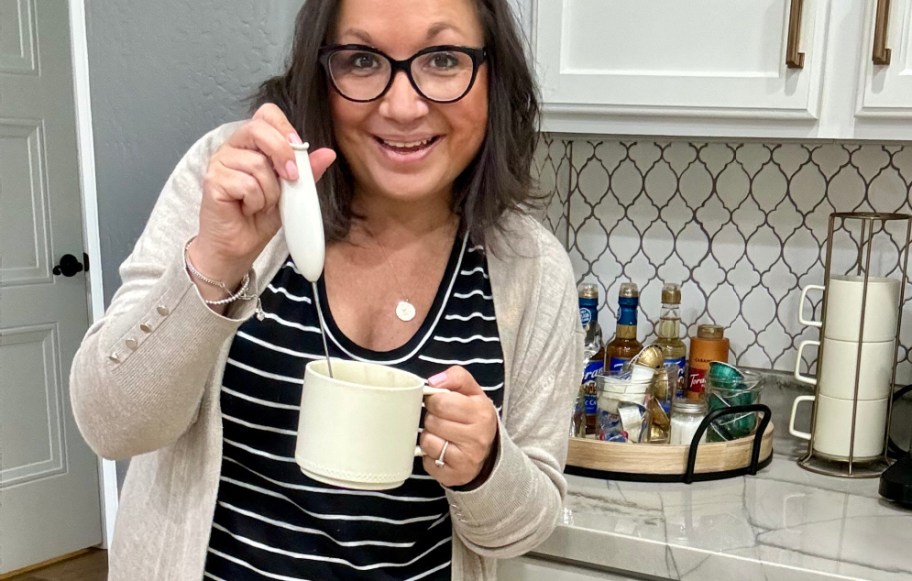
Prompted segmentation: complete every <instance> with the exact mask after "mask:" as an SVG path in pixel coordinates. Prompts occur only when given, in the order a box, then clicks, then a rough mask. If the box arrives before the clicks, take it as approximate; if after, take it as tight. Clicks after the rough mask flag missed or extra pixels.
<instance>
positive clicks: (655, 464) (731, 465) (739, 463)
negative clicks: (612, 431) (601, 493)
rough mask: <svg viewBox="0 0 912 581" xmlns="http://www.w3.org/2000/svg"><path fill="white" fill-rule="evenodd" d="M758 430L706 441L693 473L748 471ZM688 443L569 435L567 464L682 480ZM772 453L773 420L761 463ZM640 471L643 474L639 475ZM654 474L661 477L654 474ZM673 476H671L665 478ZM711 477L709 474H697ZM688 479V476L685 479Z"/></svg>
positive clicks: (647, 477)
mask: <svg viewBox="0 0 912 581" xmlns="http://www.w3.org/2000/svg"><path fill="white" fill-rule="evenodd" d="M755 439H756V437H755V434H752V435H750V436H747V437H745V438H739V439H737V440H731V441H728V442H713V443H708V442H707V443H703V444H700V445H699V446H698V448H697V459H696V464H695V465H694V471H693V473H694V474H695V475H700V474H702V475H709V474H714V473H718V474H719V477H721V478H725V477H729V476H735V475H738V474H744V473H747V472H746V470H747V469H749V468H750V464H751V453H752V451H753V447H754V440H755ZM689 451H690V446H689V445H686V444H685V445H679V444H675V445H672V444H629V443H619V442H603V441H601V440H590V439H588V438H570V447H569V450H568V452H567V466H568V467H576V468H582V469H585V470H582V471H574V470H572V469H571V470H568V472H569V473H579V474H584V475H593V474H590V473H589V472H590V471H597V472H604V473H610V474H606V475H607V476H610V477H613V478H618V476H619V475H620V476H621V477H623V476H624V475H627V476H628V478H625V479H629V480H663V481H665V480H680V478H677V477H681V476H683V475H685V474H686V473H687V455H688V453H689ZM772 455H773V423H772V422H769V424H767V426H766V430H765V431H764V432H763V437H762V438H761V440H760V457H759V462H760V464H761V465H766V464H768V463H769V460H771V459H772ZM638 475H641V476H643V478H638V477H637V476H638ZM650 476H655V477H658V478H651V477H650ZM663 477H670V478H663ZM695 479H696V480H708V479H710V478H695ZM685 481H686V480H685Z"/></svg>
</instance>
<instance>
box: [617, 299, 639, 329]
mask: <svg viewBox="0 0 912 581" xmlns="http://www.w3.org/2000/svg"><path fill="white" fill-rule="evenodd" d="M638 304H639V299H631V298H622V299H620V301H619V304H618V306H619V309H618V319H617V322H618V325H633V326H636V324H637V306H638Z"/></svg>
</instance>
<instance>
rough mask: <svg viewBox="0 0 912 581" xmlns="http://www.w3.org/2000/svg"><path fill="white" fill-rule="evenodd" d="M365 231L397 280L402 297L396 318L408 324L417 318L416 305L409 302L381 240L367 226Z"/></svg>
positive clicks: (397, 306)
mask: <svg viewBox="0 0 912 581" xmlns="http://www.w3.org/2000/svg"><path fill="white" fill-rule="evenodd" d="M364 230H365V231H366V232H367V233H368V234H369V235H370V237H371V238H372V239H373V240H374V242H375V243H376V244H377V248H379V249H380V254H382V255H383V260H385V261H386V266H388V267H389V269H390V272H392V273H393V278H394V279H395V280H396V286H397V287H398V289H399V295H400V296H401V297H402V298H401V299H400V300H399V302H398V303H396V318H397V319H399V320H400V321H402V322H403V323H407V322H409V321H411V320H412V319H414V318H415V314H416V311H415V305H413V304H412V302H411V301H410V300H409V298H408V295H406V294H405V292H403V290H402V289H403V287H402V281H400V280H399V275H398V274H396V269H395V268H394V267H393V263H392V262H390V259H389V256H388V255H387V254H386V248H384V247H383V244H381V243H380V239H379V238H377V236H375V235H374V233H373V232H371V231H370V229H368V228H367V226H365V227H364Z"/></svg>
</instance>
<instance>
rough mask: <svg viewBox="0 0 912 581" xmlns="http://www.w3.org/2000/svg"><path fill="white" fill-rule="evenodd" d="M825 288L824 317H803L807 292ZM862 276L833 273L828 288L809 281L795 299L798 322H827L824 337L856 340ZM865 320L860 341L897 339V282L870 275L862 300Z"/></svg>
mask: <svg viewBox="0 0 912 581" xmlns="http://www.w3.org/2000/svg"><path fill="white" fill-rule="evenodd" d="M811 290H819V291H826V293H827V297H826V303H827V307H826V310H827V312H826V313H824V314H823V319H822V320H820V321H815V320H813V319H805V318H804V304H805V299H806V298H807V293H808V291H811ZM863 290H864V277H863V276H846V275H833V276H831V277H830V288H829V289H828V290H827V289H826V287H823V286H820V285H816V284H809V285H807V286H806V287H804V288H803V289H801V298H800V299H799V300H798V321H799V322H800V323H801V324H802V325H808V326H811V327H818V328H819V327H822V326H823V321H824V320H825V321H826V338H828V339H838V340H840V341H858V339H859V336H858V335H859V331H860V330H861V326H860V325H859V321H860V320H861V306H862V300H861V298H862V292H863ZM864 304H865V317H864V318H865V322H864V337H862V338H861V340H862V341H865V342H868V341H875V342H879V341H890V340H893V339H895V338H896V315H897V313H898V310H899V281H898V280H896V279H892V278H882V277H875V276H872V277H869V278H868V294H867V297H866V298H865V301H864Z"/></svg>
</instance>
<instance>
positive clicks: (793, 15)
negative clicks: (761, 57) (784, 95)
mask: <svg viewBox="0 0 912 581" xmlns="http://www.w3.org/2000/svg"><path fill="white" fill-rule="evenodd" d="M803 11H804V0H792V5H791V8H789V29H788V45H787V46H786V48H785V66H787V67H788V68H790V69H803V68H804V53H803V52H801V51H799V50H798V45H799V44H801V13H802V12H803Z"/></svg>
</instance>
